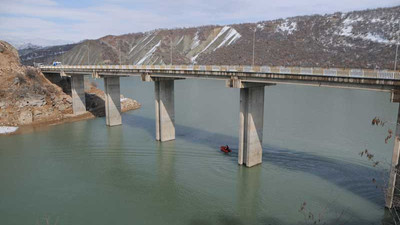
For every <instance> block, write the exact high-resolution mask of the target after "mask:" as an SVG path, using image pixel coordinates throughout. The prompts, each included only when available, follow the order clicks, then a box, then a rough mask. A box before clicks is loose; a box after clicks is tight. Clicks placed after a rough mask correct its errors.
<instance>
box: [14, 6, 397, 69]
mask: <svg viewBox="0 0 400 225" xmlns="http://www.w3.org/2000/svg"><path fill="white" fill-rule="evenodd" d="M399 18H400V6H397V7H392V8H380V9H374V10H365V11H355V12H349V13H335V14H329V15H311V16H299V17H292V18H287V19H278V20H273V21H263V22H258V23H246V24H234V25H229V26H202V27H194V28H182V29H172V30H166V29H160V30H154V31H150V32H146V33H132V34H126V35H121V36H111V35H110V36H105V37H102V38H100V39H97V40H86V41H82V42H80V43H78V44H73V45H64V46H54V47H51V48H39V49H32V50H31V51H29V53H26V54H25V52H23V51H24V50H22V51H20V52H21V55H22V56H21V58H22V62H23V63H24V64H31V63H32V62H33V60H35V61H36V62H43V63H45V64H49V63H51V62H52V61H54V60H57V61H63V63H64V64H88V60H89V64H119V62H121V64H169V63H171V52H172V63H173V64H236V65H244V64H247V65H249V64H251V63H252V49H253V34H254V30H255V64H256V65H277V66H305V67H308V66H310V67H312V66H321V67H352V68H370V69H375V68H379V69H393V64H394V57H395V56H394V55H395V43H396V39H397V36H398V35H399V33H400V28H399V23H400V19H399ZM171 49H172V51H171ZM62 53H63V54H62ZM88 53H90V55H88ZM35 54H36V55H37V56H38V57H36V58H35V59H34V57H33V56H35ZM39 56H40V57H39ZM88 56H89V57H88Z"/></svg>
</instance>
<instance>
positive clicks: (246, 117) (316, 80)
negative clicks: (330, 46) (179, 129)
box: [40, 65, 400, 208]
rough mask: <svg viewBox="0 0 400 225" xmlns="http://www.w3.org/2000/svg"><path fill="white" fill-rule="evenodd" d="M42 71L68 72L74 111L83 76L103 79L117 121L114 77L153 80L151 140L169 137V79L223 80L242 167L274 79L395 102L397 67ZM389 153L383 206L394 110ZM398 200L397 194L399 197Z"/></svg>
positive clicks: (255, 145) (254, 159) (251, 161)
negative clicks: (234, 94)
mask: <svg viewBox="0 0 400 225" xmlns="http://www.w3.org/2000/svg"><path fill="white" fill-rule="evenodd" d="M40 69H41V71H42V72H43V73H45V74H57V75H61V76H69V77H71V88H72V101H73V103H72V104H73V111H74V114H82V113H84V112H86V103H85V92H84V90H85V89H84V79H83V77H84V75H91V76H92V77H95V78H104V86H105V87H104V90H105V106H106V124H107V125H108V126H115V125H121V124H122V120H121V103H120V79H119V78H120V77H126V76H141V78H142V81H145V82H154V86H155V106H156V107H155V109H156V117H155V118H156V135H155V136H156V140H158V141H170V140H174V139H175V124H174V120H175V116H174V114H175V111H174V81H175V80H180V79H190V78H197V79H219V80H226V87H228V88H239V89H240V100H239V101H240V110H239V125H240V126H239V150H238V163H239V164H240V165H242V164H245V165H246V166H247V167H252V166H254V165H257V164H260V163H261V161H262V137H263V121H264V118H263V117H264V89H265V86H270V85H276V84H298V85H311V86H323V87H336V88H352V89H366V90H373V91H386V92H390V93H391V98H390V101H392V102H395V103H398V102H400V72H399V71H388V70H363V69H340V68H303V67H270V66H217V65H214V66H213V65H63V66H41V67H40ZM388 101H389V99H388ZM394 142H395V144H394V148H393V155H392V167H391V172H390V178H389V184H388V190H387V195H386V207H388V208H391V207H392V206H393V198H394V196H397V194H399V193H397V191H396V188H395V187H399V186H400V181H399V182H396V177H397V176H396V174H397V169H396V168H397V165H398V164H399V156H400V110H399V111H398V118H397V126H396V133H395V141H394ZM399 200H400V198H399Z"/></svg>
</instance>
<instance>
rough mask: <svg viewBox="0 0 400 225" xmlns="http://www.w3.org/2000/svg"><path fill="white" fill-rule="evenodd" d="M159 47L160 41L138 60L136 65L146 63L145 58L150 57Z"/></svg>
mask: <svg viewBox="0 0 400 225" xmlns="http://www.w3.org/2000/svg"><path fill="white" fill-rule="evenodd" d="M160 45H161V41H158V43H157V44H156V45H154V47H153V48H152V49H150V50H149V51H148V52H147V53H146V54H145V55H144V57H143V58H142V59H140V60H139V61H138V62H137V63H136V64H138V65H141V64H143V63H144V61H146V59H147V58H149V57H151V56H152V55H153V53H154V52H155V51H156V50H157V48H158V47H159V46H160Z"/></svg>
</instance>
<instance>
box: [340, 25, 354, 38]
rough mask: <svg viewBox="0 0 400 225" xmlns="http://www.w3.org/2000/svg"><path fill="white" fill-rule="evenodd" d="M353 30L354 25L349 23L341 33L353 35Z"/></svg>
mask: <svg viewBox="0 0 400 225" xmlns="http://www.w3.org/2000/svg"><path fill="white" fill-rule="evenodd" d="M351 31H353V26H351V25H349V26H346V27H343V28H342V30H341V31H340V35H342V36H352V35H353V33H352V32H351Z"/></svg>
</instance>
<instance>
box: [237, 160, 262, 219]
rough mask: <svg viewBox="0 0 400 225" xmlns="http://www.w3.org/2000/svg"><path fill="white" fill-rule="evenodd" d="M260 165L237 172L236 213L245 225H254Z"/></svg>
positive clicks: (240, 169)
mask: <svg viewBox="0 0 400 225" xmlns="http://www.w3.org/2000/svg"><path fill="white" fill-rule="evenodd" d="M261 170H262V167H261V165H258V166H254V167H252V168H251V169H249V168H245V167H243V166H241V167H239V169H238V171H237V176H238V179H237V211H238V212H237V213H238V215H239V216H240V218H241V219H242V220H243V221H245V224H255V223H256V220H257V218H258V217H257V213H258V210H259V203H260V193H259V189H260V175H261Z"/></svg>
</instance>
